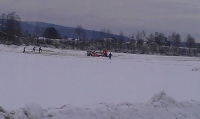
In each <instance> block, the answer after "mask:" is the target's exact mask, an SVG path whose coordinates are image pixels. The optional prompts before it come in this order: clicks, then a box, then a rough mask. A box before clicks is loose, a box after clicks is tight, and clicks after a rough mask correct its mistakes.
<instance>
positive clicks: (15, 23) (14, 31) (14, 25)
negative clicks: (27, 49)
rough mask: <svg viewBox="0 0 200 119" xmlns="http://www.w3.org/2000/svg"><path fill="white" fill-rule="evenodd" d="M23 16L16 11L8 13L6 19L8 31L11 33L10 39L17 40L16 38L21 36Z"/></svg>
mask: <svg viewBox="0 0 200 119" xmlns="http://www.w3.org/2000/svg"><path fill="white" fill-rule="evenodd" d="M20 22H21V18H20V17H19V16H18V15H17V14H16V13H15V12H12V13H9V14H8V15H7V19H6V30H5V31H6V33H7V34H8V35H9V37H8V39H9V40H14V42H16V39H17V37H18V36H21V31H22V27H21V23H20Z"/></svg>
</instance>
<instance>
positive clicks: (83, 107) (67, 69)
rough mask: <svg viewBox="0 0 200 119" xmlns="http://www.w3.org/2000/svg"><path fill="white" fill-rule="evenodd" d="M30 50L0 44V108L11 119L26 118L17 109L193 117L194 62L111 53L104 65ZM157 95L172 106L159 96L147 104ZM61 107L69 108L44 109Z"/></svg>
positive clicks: (198, 72)
mask: <svg viewBox="0 0 200 119" xmlns="http://www.w3.org/2000/svg"><path fill="white" fill-rule="evenodd" d="M32 48H33V46H28V47H27V48H26V50H27V51H26V53H22V51H23V47H18V46H4V45H0V57H1V60H0V61H1V62H0V67H1V68H0V76H1V77H0V87H1V90H0V96H1V100H0V106H2V107H3V108H4V109H6V110H8V112H10V111H11V110H14V112H15V113H16V115H15V116H16V117H15V118H20V117H24V118H25V119H26V118H27V117H26V115H27V114H26V115H24V113H23V111H20V110H22V109H23V110H29V111H31V110H33V116H38V118H41V116H42V117H43V118H48V117H49V116H50V117H51V115H52V118H61V119H62V118H67V116H70V117H69V118H76V119H77V118H78V117H81V118H87V117H88V119H90V118H94V117H95V115H97V117H96V118H112V117H113V118H123V117H124V118H128V117H129V118H130V117H131V118H134V119H135V118H136V119H137V118H138V119H140V118H150V116H151V117H152V116H153V117H152V118H154V119H159V118H160V117H161V116H162V115H167V116H166V118H167V117H168V119H169V118H170V119H171V118H174V117H176V118H178V119H179V118H180V117H181V118H189V119H196V118H197V117H199V115H198V112H199V103H198V102H200V100H199V99H200V95H198V94H199V90H200V87H199V84H200V80H199V77H200V63H199V61H200V59H199V58H198V57H174V56H170V57H167V56H155V55H154V56H152V55H134V54H123V53H113V58H112V60H109V59H108V58H103V57H99V58H96V57H87V56H86V52H85V51H73V50H59V49H52V48H43V52H42V53H40V54H39V53H38V51H36V52H35V53H34V52H31V50H32ZM37 49H38V48H37ZM162 90H164V91H165V92H166V93H167V94H168V95H170V96H172V97H173V98H175V99H176V100H177V101H175V100H173V99H172V98H170V97H168V96H166V95H165V93H163V92H162V93H159V94H158V95H155V96H154V97H153V98H152V99H151V100H150V101H148V99H149V98H150V97H152V95H154V94H155V93H157V92H160V91H162ZM156 97H161V98H156ZM190 100H196V101H197V102H196V101H190ZM185 101H186V102H185ZM100 102H106V103H101V104H100ZM123 102H127V103H123ZM135 102H139V103H135ZM145 102H146V103H145ZM173 102H174V103H173ZM30 103H36V104H38V105H41V106H38V105H36V104H33V105H32V106H31V104H30ZM65 104H66V105H71V106H64V107H63V108H62V109H55V108H49V107H61V106H62V105H65ZM95 104H96V105H95ZM89 105H91V106H89ZM106 105H108V106H109V108H108V110H111V111H108V110H107V106H106ZM21 107H24V108H22V109H20V110H18V109H19V108H21ZM115 109H117V110H115ZM36 110H37V111H36ZM43 110H44V111H43ZM167 110H168V111H167ZM190 110H191V111H190ZM34 113H36V114H34ZM66 113H67V114H68V113H70V114H69V115H67V114H66ZM116 113H117V114H119V116H116V115H115V114H116ZM129 113H130V114H129ZM31 114H32V113H31ZM131 114H133V115H131ZM3 115H5V114H3ZM17 115H18V116H17ZM109 115H111V116H109ZM1 117H2V118H3V116H1V115H0V119H1ZM163 118H164V117H163ZM35 119H36V118H35Z"/></svg>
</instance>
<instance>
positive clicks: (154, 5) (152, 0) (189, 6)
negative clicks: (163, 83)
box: [0, 0, 200, 41]
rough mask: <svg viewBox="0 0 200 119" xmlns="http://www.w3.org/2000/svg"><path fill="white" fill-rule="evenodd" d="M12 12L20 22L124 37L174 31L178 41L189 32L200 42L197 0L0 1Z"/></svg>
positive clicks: (4, 9)
mask: <svg viewBox="0 0 200 119" xmlns="http://www.w3.org/2000/svg"><path fill="white" fill-rule="evenodd" d="M12 3H13V4H12ZM15 3H16V4H15ZM12 11H15V12H16V13H17V14H18V15H19V16H20V17H21V19H22V21H43V22H48V23H54V24H58V25H64V26H69V27H76V26H77V25H82V26H83V28H85V29H90V30H98V31H99V30H101V29H103V28H105V29H110V31H111V32H112V33H115V34H119V33H120V31H122V32H123V33H124V34H125V35H127V36H128V35H132V34H133V33H134V34H135V33H136V32H137V31H142V30H144V31H145V32H146V33H147V34H148V35H149V34H150V33H154V32H156V31H157V32H162V33H164V34H165V35H166V36H168V35H171V34H172V32H177V33H180V35H181V38H182V40H184V38H185V37H186V36H187V34H188V33H189V34H190V35H191V36H193V37H195V39H196V41H200V40H199V39H200V34H199V31H200V1H199V0H0V13H3V12H4V13H9V12H12Z"/></svg>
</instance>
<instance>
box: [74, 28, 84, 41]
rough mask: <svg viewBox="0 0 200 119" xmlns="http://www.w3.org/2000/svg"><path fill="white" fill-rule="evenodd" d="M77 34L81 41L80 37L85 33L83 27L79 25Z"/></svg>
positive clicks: (76, 30)
mask: <svg viewBox="0 0 200 119" xmlns="http://www.w3.org/2000/svg"><path fill="white" fill-rule="evenodd" d="M75 32H76V34H77V36H78V39H81V38H80V37H81V34H82V33H83V27H82V26H81V25H78V26H77V27H76V29H75Z"/></svg>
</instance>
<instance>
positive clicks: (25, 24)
mask: <svg viewBox="0 0 200 119" xmlns="http://www.w3.org/2000/svg"><path fill="white" fill-rule="evenodd" d="M21 25H22V29H23V32H25V31H27V32H28V34H31V35H33V34H34V31H35V29H36V26H38V29H39V34H38V35H39V36H42V34H43V33H44V31H45V29H46V28H48V27H54V28H56V30H57V31H58V32H59V33H60V34H61V37H62V38H66V37H67V38H78V36H77V34H76V32H75V29H76V28H73V27H66V26H60V25H56V24H51V23H45V22H34V21H22V22H21ZM83 32H84V34H82V36H81V37H82V38H83V37H84V38H86V39H88V40H90V39H92V38H94V39H98V38H102V37H104V38H107V37H115V38H116V39H119V35H116V34H110V35H108V34H104V35H102V32H100V31H94V30H87V29H83ZM124 39H125V40H126V39H128V37H126V36H124Z"/></svg>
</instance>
